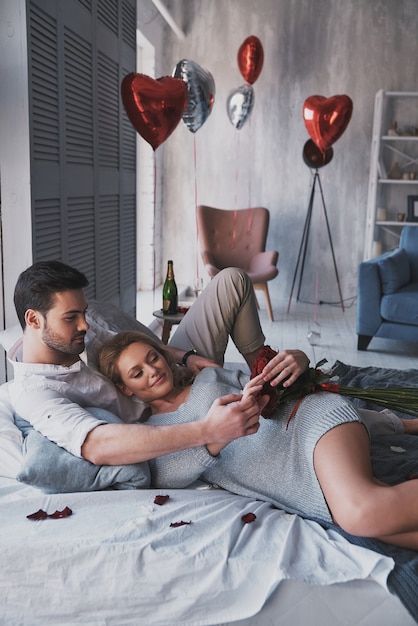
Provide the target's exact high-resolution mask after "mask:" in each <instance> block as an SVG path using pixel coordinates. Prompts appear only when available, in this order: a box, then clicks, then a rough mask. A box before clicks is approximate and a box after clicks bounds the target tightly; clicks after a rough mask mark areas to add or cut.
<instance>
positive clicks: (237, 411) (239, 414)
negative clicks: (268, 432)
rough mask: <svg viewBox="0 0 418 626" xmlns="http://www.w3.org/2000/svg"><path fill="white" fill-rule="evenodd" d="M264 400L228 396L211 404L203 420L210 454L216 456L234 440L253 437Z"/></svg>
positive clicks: (247, 396) (251, 396)
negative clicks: (248, 436)
mask: <svg viewBox="0 0 418 626" xmlns="http://www.w3.org/2000/svg"><path fill="white" fill-rule="evenodd" d="M259 387H260V389H261V386H260V385H259ZM265 398H266V397H263V398H258V399H256V398H255V397H254V396H253V395H251V394H249V395H246V396H244V395H237V394H229V395H227V396H223V397H222V398H218V399H217V400H215V401H214V402H213V404H212V406H211V408H210V409H209V412H208V413H207V415H206V417H205V419H204V423H205V426H206V428H207V431H206V432H205V439H206V440H207V444H206V447H207V449H208V450H209V452H210V454H212V455H213V456H216V455H217V454H219V452H220V451H221V450H222V448H224V447H225V446H226V445H227V444H228V443H230V442H231V441H233V440H234V439H238V438H239V437H246V436H247V435H254V434H255V433H256V432H257V431H258V429H259V426H260V424H259V420H260V414H261V411H262V410H263V408H264V406H265Z"/></svg>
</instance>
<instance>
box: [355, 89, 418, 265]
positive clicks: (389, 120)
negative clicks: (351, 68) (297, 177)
mask: <svg viewBox="0 0 418 626" xmlns="http://www.w3.org/2000/svg"><path fill="white" fill-rule="evenodd" d="M407 175H408V176H415V178H408V179H407V180H406V179H405V178H404V176H407ZM415 195H416V196H417V200H418V92H415V91H383V89H381V90H380V91H378V92H377V94H376V98H375V105H374V119H373V137H372V145H371V155H370V176H369V190H368V197H367V218H366V230H365V239H364V259H365V260H366V259H370V258H371V257H373V256H376V253H378V252H380V251H385V250H386V249H390V248H393V247H395V246H396V244H397V241H398V239H399V235H400V231H401V228H402V227H403V226H405V224H406V223H407V224H408V226H418V221H408V196H415ZM379 208H382V209H385V212H386V214H387V218H386V219H385V220H381V219H378V214H379V212H378V209H379ZM398 213H405V220H406V221H404V222H402V221H398V219H397V214H398Z"/></svg>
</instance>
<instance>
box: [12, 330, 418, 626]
mask: <svg viewBox="0 0 418 626" xmlns="http://www.w3.org/2000/svg"><path fill="white" fill-rule="evenodd" d="M119 322H120V320H119ZM3 339H4V337H3ZM3 345H5V342H4V341H3ZM332 370H333V373H335V375H338V376H339V377H340V379H341V381H342V383H343V384H347V385H353V386H361V385H362V384H364V385H368V386H370V384H371V383H372V384H373V386H376V385H382V386H388V385H392V386H393V385H395V384H398V383H399V384H403V385H413V386H415V385H416V380H417V370H409V371H402V372H401V371H396V370H382V369H376V368H354V367H351V366H349V365H346V364H344V363H341V362H337V363H335V364H334V365H333V367H332ZM8 385H9V383H5V384H3V385H2V386H0V520H1V534H0V551H1V554H2V567H1V568H0V588H1V602H0V623H1V624H5V625H7V626H18V625H22V626H23V625H24V626H37V625H41V624H42V626H44V625H45V624H53V625H54V626H57V625H67V624H68V625H69V624H71V625H72V624H83V625H84V626H85V625H86V624H88V625H89V626H101V625H110V626H125V625H126V626H127V625H130V624H132V625H135V626H138V625H142V624H144V625H147V626H148V625H150V624H155V625H158V626H160V625H161V626H174V625H178V626H206V625H207V626H209V625H219V626H221V625H223V626H227V625H230V624H235V625H236V626H249V625H250V624H257V625H260V626H265V625H267V624H269V625H273V624H274V625H277V624H280V625H282V624H283V625H289V626H290V625H294V624H298V625H300V626H303V625H304V624H306V625H308V624H309V625H310V626H317V625H318V626H319V625H321V626H328V625H329V626H331V625H332V626H338V625H340V624H341V626H342V625H343V624H344V625H345V626H347V625H353V626H354V625H356V626H359V625H361V624H365V625H366V624H367V626H373V625H376V626H377V625H379V626H393V624H398V625H399V626H412V625H413V624H416V623H418V602H417V599H416V588H417V583H418V553H415V552H412V551H408V550H401V549H397V548H393V547H391V546H385V545H384V544H382V543H380V542H377V541H372V540H364V539H359V538H355V537H351V536H347V535H344V533H342V532H340V531H339V530H338V529H337V528H335V527H333V526H332V525H330V526H329V527H327V528H325V527H323V526H322V525H320V524H319V523H317V522H316V521H315V520H306V519H302V518H301V517H298V516H295V515H289V514H287V513H285V512H283V511H280V510H278V509H275V508H273V507H271V506H270V505H269V504H267V503H264V502H260V501H256V500H253V499H251V498H245V497H241V496H236V495H234V494H231V493H228V492H225V491H223V490H220V489H217V488H216V487H215V486H212V485H205V484H203V483H196V484H195V485H193V486H192V488H189V489H181V490H167V491H161V490H155V489H153V488H152V487H151V486H149V484H148V483H147V482H146V477H145V479H144V471H143V470H144V468H143V467H141V468H132V471H133V472H136V474H135V473H134V474H133V475H125V474H123V475H121V474H120V473H119V474H117V471H116V470H115V472H113V473H112V475H111V476H110V475H109V472H108V471H107V470H106V468H104V469H103V472H102V473H101V472H99V473H98V474H97V473H96V474H95V476H94V478H89V479H88V480H89V481H90V482H89V484H83V482H81V483H79V482H77V480H79V476H78V474H77V471H76V470H74V471H73V469H72V466H71V465H70V466H65V472H66V476H67V477H68V481H69V483H68V485H67V486H66V487H65V492H64V493H57V491H58V490H59V489H58V487H57V488H54V476H55V473H56V472H58V471H59V466H60V465H61V464H62V460H61V458H60V457H55V456H53V455H54V454H55V451H53V452H52V453H51V454H52V456H51V458H49V463H45V464H43V465H42V468H41V469H39V467H37V475H38V478H37V480H34V479H33V473H32V474H31V473H29V474H28V473H26V474H25V473H24V472H23V469H24V468H25V467H26V466H27V464H28V458H30V454H29V450H28V446H27V439H28V436H27V435H28V433H27V432H26V433H25V429H24V428H23V427H22V425H21V424H20V426H21V428H18V427H17V425H16V422H15V419H14V415H13V412H12V409H11V406H10V403H9V400H8ZM25 434H26V439H25V436H24V435H25ZM51 445H52V446H54V444H51ZM55 448H57V446H55ZM35 449H37V448H35ZM42 449H43V448H42ZM372 453H373V459H374V464H375V469H376V471H377V472H378V473H379V474H380V475H381V476H382V477H383V478H386V479H387V480H389V481H395V480H400V479H403V478H405V477H408V476H411V475H412V474H413V473H414V472H415V471H418V438H414V437H404V436H402V437H399V436H398V437H396V438H394V437H392V438H391V437H387V436H385V437H379V438H378V439H376V441H374V442H373V443H372ZM67 454H68V453H67ZM41 456H42V455H41ZM48 456H49V452H48ZM70 456H71V455H70ZM38 458H39V454H38ZM74 458H75V457H74ZM51 459H52V460H51ZM89 465H90V464H89ZM45 466H46V467H47V472H45V470H44V467H45ZM93 467H94V466H93ZM128 470H129V468H128V469H127V470H126V471H128ZM22 472H23V473H22ZM42 472H43V474H42ZM141 472H142V473H141ZM45 473H47V475H48V481H47V478H46V477H45ZM81 474H82V475H83V477H84V476H85V475H86V474H85V473H84V472H81ZM39 475H42V476H43V477H41V478H39ZM115 475H116V476H117V477H116V478H115ZM138 475H140V479H138ZM18 478H19V480H18ZM83 480H86V479H85V478H83ZM42 481H47V485H46V486H45V484H44V485H43V484H42ZM141 481H142V482H141ZM35 483H36V484H35ZM60 484H62V483H60ZM141 487H142V488H141ZM144 487H145V488H144ZM61 490H62V489H61ZM28 516H29V517H28ZM30 516H32V518H31V517H30Z"/></svg>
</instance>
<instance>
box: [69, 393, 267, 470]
mask: <svg viewBox="0 0 418 626" xmlns="http://www.w3.org/2000/svg"><path fill="white" fill-rule="evenodd" d="M259 415H260V411H259V406H258V403H257V401H256V400H255V398H253V397H248V398H242V396H241V395H236V394H230V395H227V396H224V397H222V398H219V399H217V400H215V402H214V403H213V404H212V406H211V408H210V410H209V412H208V414H207V415H206V417H205V418H204V419H203V420H201V421H200V422H191V423H187V424H175V425H172V426H151V425H149V426H148V425H147V424H103V425H100V426H97V427H96V428H94V429H93V430H91V431H90V432H89V434H88V435H87V437H86V439H85V441H84V444H83V445H82V448H81V454H82V456H83V458H85V459H86V460H88V461H90V462H91V463H94V464H96V465H123V464H126V463H138V462H141V461H147V460H149V459H152V458H155V457H157V456H161V455H164V454H169V453H171V452H178V451H179V450H185V449H186V448H196V447H199V446H202V445H210V444H214V445H215V446H217V447H219V449H221V448H223V447H224V446H225V445H227V444H228V443H229V442H230V441H233V440H234V439H238V438H239V437H244V436H246V435H252V434H254V433H256V432H257V430H258V425H259V424H258V422H259Z"/></svg>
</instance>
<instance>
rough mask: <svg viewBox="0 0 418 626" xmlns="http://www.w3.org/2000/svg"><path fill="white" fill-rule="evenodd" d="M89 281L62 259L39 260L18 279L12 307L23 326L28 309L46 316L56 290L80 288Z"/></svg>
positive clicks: (24, 325) (23, 326)
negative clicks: (62, 261) (13, 306)
mask: <svg viewBox="0 0 418 626" xmlns="http://www.w3.org/2000/svg"><path fill="white" fill-rule="evenodd" d="M88 284H89V281H88V280H87V278H86V276H85V275H84V274H83V273H82V272H79V271H78V270H76V269H75V268H74V267H71V266H70V265H66V264H65V263H61V261H39V262H38V263H34V264H33V265H31V266H30V267H28V269H26V270H25V271H24V272H22V273H21V274H20V276H19V278H18V279H17V283H16V287H15V292H14V303H15V309H16V313H17V316H18V318H19V322H20V325H21V326H22V328H23V330H24V329H25V327H26V321H25V314H26V311H27V310H28V309H34V310H35V311H39V312H40V313H42V315H43V316H44V317H46V314H47V313H48V311H49V310H50V309H51V308H52V306H53V300H54V295H55V294H56V293H60V292H62V291H69V290H71V289H83V288H84V287H86V286H87V285H88Z"/></svg>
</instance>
